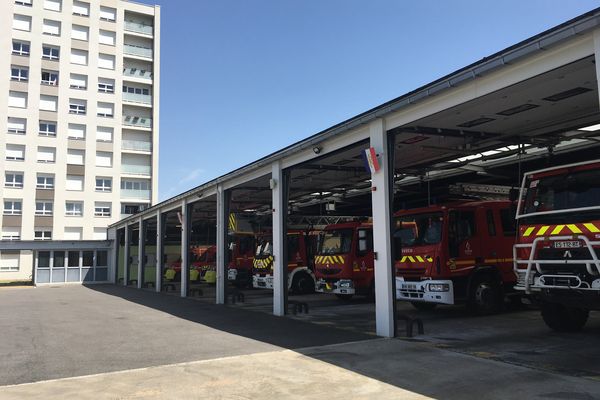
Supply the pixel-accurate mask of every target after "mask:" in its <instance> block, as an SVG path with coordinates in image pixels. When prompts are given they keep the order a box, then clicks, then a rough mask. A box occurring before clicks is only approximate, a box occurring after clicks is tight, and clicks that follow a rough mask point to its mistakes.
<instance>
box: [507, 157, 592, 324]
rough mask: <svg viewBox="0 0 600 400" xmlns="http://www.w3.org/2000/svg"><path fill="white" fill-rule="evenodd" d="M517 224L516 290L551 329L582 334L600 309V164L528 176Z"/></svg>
mask: <svg viewBox="0 0 600 400" xmlns="http://www.w3.org/2000/svg"><path fill="white" fill-rule="evenodd" d="M517 220H518V222H519V236H518V243H517V244H516V245H515V247H514V268H515V272H516V273H517V276H518V283H517V285H516V287H515V289H517V290H520V291H522V292H525V293H527V294H529V295H530V296H531V298H532V299H533V300H534V301H537V302H539V303H540V305H541V310H542V318H543V319H544V322H545V323H546V325H548V326H549V327H550V328H552V329H554V330H557V331H577V330H580V329H581V328H582V327H583V326H584V325H585V323H586V322H587V319H588V316H589V311H590V310H599V309H600V259H599V256H600V161H599V160H595V161H588V162H583V163H577V164H570V165H565V166H559V167H554V168H549V169H544V170H540V171H533V172H528V173H526V174H525V176H524V178H523V184H522V186H521V192H520V202H519V208H518V212H517Z"/></svg>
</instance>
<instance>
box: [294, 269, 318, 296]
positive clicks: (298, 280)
mask: <svg viewBox="0 0 600 400" xmlns="http://www.w3.org/2000/svg"><path fill="white" fill-rule="evenodd" d="M314 291H315V281H314V280H313V278H312V277H311V276H310V275H308V274H307V273H304V272H299V273H297V274H296V275H295V276H294V280H293V281H292V292H294V293H295V294H310V293H313V292H314Z"/></svg>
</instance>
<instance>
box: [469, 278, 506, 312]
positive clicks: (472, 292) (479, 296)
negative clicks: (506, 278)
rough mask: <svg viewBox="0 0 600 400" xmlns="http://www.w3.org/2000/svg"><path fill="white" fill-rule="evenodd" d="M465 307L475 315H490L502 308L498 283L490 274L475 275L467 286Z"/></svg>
mask: <svg viewBox="0 0 600 400" xmlns="http://www.w3.org/2000/svg"><path fill="white" fill-rule="evenodd" d="M467 308H468V309H469V311H470V312H471V313H473V314H475V315H490V314H494V313H497V312H498V311H500V309H501V308H502V291H501V290H500V283H499V282H498V280H497V279H495V277H494V275H492V274H480V275H476V276H475V277H474V278H473V281H472V282H471V287H470V288H469V300H468V301H467Z"/></svg>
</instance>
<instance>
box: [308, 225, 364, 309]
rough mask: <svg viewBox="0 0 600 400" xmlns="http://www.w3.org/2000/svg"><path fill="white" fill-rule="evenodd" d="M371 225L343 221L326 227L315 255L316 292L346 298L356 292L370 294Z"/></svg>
mask: <svg viewBox="0 0 600 400" xmlns="http://www.w3.org/2000/svg"><path fill="white" fill-rule="evenodd" d="M373 266H374V261H373V225H372V224H371V223H367V222H359V221H353V222H345V223H338V224H332V225H328V226H327V227H325V229H324V231H323V233H322V235H321V239H320V241H319V246H318V249H317V254H316V256H315V277H316V278H317V282H316V287H315V289H316V291H317V292H321V293H333V294H335V295H337V296H338V297H339V298H341V299H345V300H348V299H350V298H352V296H353V295H355V294H364V295H371V294H373V291H374V288H375V283H374V282H375V281H374V272H373Z"/></svg>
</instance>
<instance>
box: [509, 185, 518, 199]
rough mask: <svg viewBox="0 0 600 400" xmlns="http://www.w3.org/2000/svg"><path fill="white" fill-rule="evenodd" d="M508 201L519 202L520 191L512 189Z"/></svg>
mask: <svg viewBox="0 0 600 400" xmlns="http://www.w3.org/2000/svg"><path fill="white" fill-rule="evenodd" d="M508 199H509V200H510V201H517V200H519V189H516V188H511V189H510V190H509V191H508Z"/></svg>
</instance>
